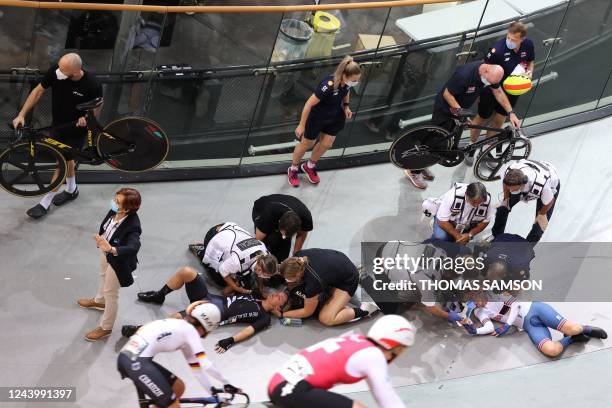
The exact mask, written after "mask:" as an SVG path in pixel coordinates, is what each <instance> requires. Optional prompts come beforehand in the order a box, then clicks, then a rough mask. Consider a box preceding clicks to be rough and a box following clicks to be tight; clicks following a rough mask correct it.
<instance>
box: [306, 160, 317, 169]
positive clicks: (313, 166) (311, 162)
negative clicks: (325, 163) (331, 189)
mask: <svg viewBox="0 0 612 408" xmlns="http://www.w3.org/2000/svg"><path fill="white" fill-rule="evenodd" d="M306 165H307V166H308V168H309V169H314V168H315V166H316V165H317V163H315V162H313V161H312V160H308V163H307V164H306Z"/></svg>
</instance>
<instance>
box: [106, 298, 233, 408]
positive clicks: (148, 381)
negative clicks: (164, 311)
mask: <svg viewBox="0 0 612 408" xmlns="http://www.w3.org/2000/svg"><path fill="white" fill-rule="evenodd" d="M186 312H187V315H186V316H185V317H184V318H183V319H164V320H155V321H153V322H150V323H148V324H146V325H144V326H142V327H141V328H140V329H139V330H138V331H137V332H136V334H134V335H133V336H132V337H130V340H129V341H128V342H127V343H126V345H125V346H123V348H122V349H121V351H120V352H119V357H118V358H117V370H119V373H120V374H121V377H122V378H126V377H128V378H130V379H131V380H132V381H133V382H134V385H135V386H136V388H137V390H138V391H139V394H140V393H142V394H146V395H148V396H149V397H150V398H151V399H152V401H153V403H155V404H156V405H157V406H159V407H179V401H178V399H179V398H180V397H181V395H182V394H183V392H184V391H185V383H184V382H183V381H182V380H181V379H180V378H178V377H177V376H175V375H174V374H173V373H172V372H170V371H169V370H168V369H166V368H165V367H163V366H162V365H160V364H158V363H157V362H155V361H153V358H154V357H155V356H156V355H157V354H159V353H171V352H174V351H177V350H181V351H182V352H183V356H184V357H185V359H186V360H187V363H188V364H189V366H191V368H192V370H193V373H194V375H195V376H196V378H197V380H198V381H199V383H200V384H201V385H202V387H203V388H204V390H205V394H206V395H205V396H210V394H212V390H211V384H210V381H209V379H208V377H209V376H211V377H213V378H215V379H216V380H218V381H220V382H221V383H223V384H224V390H225V391H226V392H228V393H236V392H238V391H239V390H238V388H236V387H234V386H233V385H231V384H229V381H228V380H227V379H226V378H225V377H224V376H223V374H221V373H220V372H219V371H218V370H217V369H216V368H215V367H214V365H213V363H212V361H210V360H209V359H208V358H207V357H206V353H205V352H204V349H203V348H202V342H201V340H200V338H203V337H206V335H207V334H208V333H209V332H210V331H212V330H214V329H215V328H216V327H217V326H218V324H219V321H220V319H221V314H220V311H219V309H218V308H217V307H216V306H215V305H213V304H212V303H200V304H197V305H194V304H191V305H189V307H188V308H187V311H186ZM209 390H211V391H210V392H209Z"/></svg>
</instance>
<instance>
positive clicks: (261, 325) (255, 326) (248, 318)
mask: <svg viewBox="0 0 612 408" xmlns="http://www.w3.org/2000/svg"><path fill="white" fill-rule="evenodd" d="M183 286H185V291H186V292H187V297H188V298H189V302H190V303H194V302H200V303H202V302H201V301H208V302H211V303H213V304H214V305H215V306H217V307H218V308H219V310H220V311H221V323H220V325H221V326H223V325H226V324H232V323H248V324H249V325H248V326H247V327H245V328H244V329H242V330H240V331H239V332H238V333H236V334H235V335H234V336H231V337H228V338H226V339H222V340H219V343H217V345H216V346H215V349H216V350H217V352H218V353H223V352H225V351H227V350H228V349H229V348H230V347H231V346H232V345H234V344H235V343H238V342H241V341H244V340H246V339H248V338H249V337H251V336H253V335H254V334H255V333H257V332H260V331H262V330H264V329H265V328H267V327H268V326H269V325H270V321H271V318H270V313H275V314H277V315H280V310H281V308H282V307H283V306H284V305H285V303H287V294H285V293H284V292H272V293H269V294H268V295H267V296H266V298H265V299H263V300H258V299H255V298H254V297H253V296H251V295H230V296H220V295H214V294H212V293H209V292H208V288H207V287H206V282H205V281H204V278H203V277H202V276H201V275H200V274H198V272H197V271H196V270H195V269H193V268H190V267H188V266H184V267H182V268H180V269H179V270H178V271H176V272H175V273H174V275H172V277H171V278H170V279H169V280H168V282H167V283H166V285H164V287H163V288H162V289H161V290H159V291H148V292H140V293H138V299H139V300H140V301H142V302H147V303H155V304H158V305H161V304H163V303H164V301H165V300H166V296H167V295H168V294H169V293H170V292H173V291H175V290H178V289H180V288H181V287H183ZM179 313H180V314H184V311H183V312H179ZM172 317H177V318H180V317H181V316H176V315H173V316H172ZM139 327H140V326H132V325H126V326H123V328H122V329H121V333H122V334H123V335H124V336H126V337H130V336H131V335H132V334H134V333H135V332H136V330H138V328H139Z"/></svg>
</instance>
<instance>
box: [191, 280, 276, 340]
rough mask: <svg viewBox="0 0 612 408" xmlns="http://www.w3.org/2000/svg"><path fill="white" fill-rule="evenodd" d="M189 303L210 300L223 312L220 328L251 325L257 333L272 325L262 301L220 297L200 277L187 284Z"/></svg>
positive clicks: (248, 296)
mask: <svg viewBox="0 0 612 408" xmlns="http://www.w3.org/2000/svg"><path fill="white" fill-rule="evenodd" d="M185 290H186V291H187V297H188V298H189V302H190V303H193V302H197V301H198V300H208V301H210V302H211V303H212V304H214V305H215V306H217V307H218V308H219V310H220V311H221V323H220V324H219V325H220V326H223V325H225V324H232V323H249V324H250V325H251V327H253V329H254V330H255V332H258V331H261V330H263V329H265V328H266V327H268V326H269V325H270V315H269V314H268V313H267V312H266V311H265V310H264V308H263V306H262V305H261V301H260V300H257V299H255V298H254V297H253V296H251V295H233V296H220V295H214V294H212V293H209V292H208V288H207V287H206V282H205V281H204V278H203V277H202V276H201V275H198V276H197V277H196V278H195V279H194V280H192V281H191V282H187V283H186V284H185Z"/></svg>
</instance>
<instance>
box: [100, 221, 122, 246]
mask: <svg viewBox="0 0 612 408" xmlns="http://www.w3.org/2000/svg"><path fill="white" fill-rule="evenodd" d="M126 218H127V217H123V218H121V219H120V220H119V221H115V216H114V215H113V216H112V217H110V218H109V219H108V220H107V221H106V225H105V226H104V232H103V233H102V238H104V239H105V240H107V241H109V242H110V240H111V238H112V237H113V234H114V233H115V231H117V228H119V226H120V225H121V223H122V222H123V220H125V219H126Z"/></svg>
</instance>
